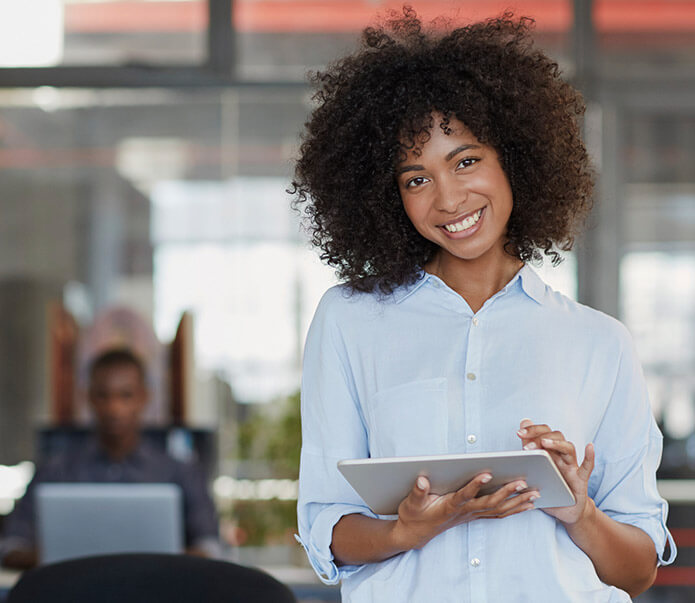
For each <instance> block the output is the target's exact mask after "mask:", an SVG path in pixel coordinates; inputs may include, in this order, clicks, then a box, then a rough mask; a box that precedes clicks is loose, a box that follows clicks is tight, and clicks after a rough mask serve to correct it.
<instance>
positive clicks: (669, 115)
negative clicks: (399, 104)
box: [0, 0, 695, 601]
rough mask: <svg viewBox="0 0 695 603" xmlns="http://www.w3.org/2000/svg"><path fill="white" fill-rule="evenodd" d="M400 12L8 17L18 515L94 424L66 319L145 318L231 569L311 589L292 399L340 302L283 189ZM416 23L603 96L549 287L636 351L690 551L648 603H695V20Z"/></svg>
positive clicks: (551, 0)
mask: <svg viewBox="0 0 695 603" xmlns="http://www.w3.org/2000/svg"><path fill="white" fill-rule="evenodd" d="M401 4H402V3H401V2H397V1H392V0H168V1H158V0H121V1H108V0H4V1H3V2H0V313H1V317H0V325H1V326H0V330H1V332H2V336H1V337H0V507H1V508H0V511H1V512H2V513H6V512H8V511H9V509H11V507H12V504H13V499H14V498H15V497H16V496H19V495H20V494H21V493H22V491H23V487H24V484H25V483H26V480H27V479H28V477H30V475H31V472H32V465H31V461H33V460H35V458H36V451H37V449H38V447H39V444H40V442H39V439H38V435H37V434H39V433H41V430H44V431H45V430H46V429H50V428H52V427H55V425H56V424H57V423H59V422H61V424H62V425H63V426H64V424H65V423H68V424H72V423H74V424H81V421H82V420H83V418H84V417H83V416H82V415H81V414H80V412H78V411H79V406H76V407H75V408H73V409H72V411H74V412H72V411H70V412H68V413H67V415H66V414H65V413H63V414H62V415H61V411H60V408H59V407H56V392H55V390H56V388H60V387H63V386H64V384H63V386H61V385H60V384H57V383H56V379H58V380H60V378H59V377H56V376H55V372H56V370H55V369H56V359H55V357H54V356H55V345H54V344H55V337H56V335H55V329H56V328H57V327H56V325H57V324H58V325H60V324H62V323H60V320H58V321H57V322H56V320H57V319H56V316H63V317H65V316H68V317H70V318H69V319H66V320H67V322H66V323H64V324H70V325H72V327H71V328H74V329H75V331H76V332H77V333H81V334H84V333H89V332H90V329H93V328H94V325H95V324H98V323H99V321H103V320H104V318H103V317H104V316H108V315H109V314H108V313H109V312H112V313H113V308H117V307H121V308H129V309H130V310H132V311H134V312H136V313H137V314H138V315H139V316H140V317H142V319H143V322H144V323H145V324H147V325H151V327H150V328H151V329H152V330H153V333H154V335H156V339H157V341H158V342H159V343H161V345H162V346H163V348H162V349H163V350H164V351H163V352H162V354H163V355H162V356H161V359H160V360H161V366H160V368H161V371H162V374H163V375H164V377H162V378H161V379H160V380H159V381H158V382H157V387H158V391H159V394H158V395H159V396H160V398H161V401H160V405H161V408H164V409H169V408H170V407H171V405H169V403H168V399H169V398H171V396H172V395H177V396H179V397H181V398H183V399H184V403H185V410H183V411H182V410H181V407H180V406H179V408H178V411H177V412H178V414H177V415H176V416H172V415H171V414H170V413H168V412H167V411H163V412H161V413H159V414H157V415H156V416H154V415H153V421H152V422H153V423H155V424H157V426H159V427H160V428H162V429H165V430H166V429H168V428H169V427H170V426H171V424H172V423H176V427H177V429H180V430H183V431H177V432H176V437H174V438H173V439H171V442H173V447H174V448H175V449H176V448H177V447H178V448H179V449H180V447H181V442H182V441H183V443H184V447H185V443H186V441H188V440H186V437H187V434H186V431H185V430H186V429H190V430H192V432H195V433H198V432H204V433H207V434H210V437H211V438H212V440H213V441H214V442H215V446H214V454H213V456H214V458H213V459H212V460H210V459H208V462H209V464H210V469H211V472H212V475H211V485H212V487H213V488H214V492H215V495H216V499H217V502H218V504H219V506H220V511H221V513H222V514H223V516H224V517H225V520H224V525H223V535H225V538H227V540H228V541H229V542H230V543H231V544H234V545H235V547H234V548H233V552H232V553H230V554H231V555H232V556H233V557H234V558H236V559H238V560H241V561H246V562H249V563H259V564H262V565H266V566H268V565H276V566H282V567H286V568H288V567H292V566H300V567H301V566H302V565H305V561H304V560H303V557H302V554H301V552H300V551H299V550H298V548H297V546H296V545H295V544H294V541H293V539H292V538H291V533H292V531H293V524H292V522H293V517H294V515H293V507H294V497H295V496H296V481H295V480H296V459H297V458H298V450H297V447H298V445H299V434H298V419H297V396H296V392H297V389H298V384H299V377H300V365H301V355H302V346H303V341H304V337H305V334H306V330H307V327H308V324H309V322H310V320H311V316H312V314H313V311H314V309H315V306H316V304H317V302H318V299H319V298H320V296H321V294H322V292H323V291H324V290H325V289H326V288H327V287H329V286H330V285H332V284H333V283H334V282H335V280H334V276H333V274H332V273H331V271H330V270H328V269H327V268H326V267H324V266H322V265H321V263H320V262H319V261H318V259H317V256H316V253H315V252H314V251H313V250H311V249H310V248H309V247H308V245H307V243H306V237H305V235H304V234H303V233H302V232H301V230H300V228H299V219H298V217H297V216H296V215H294V213H293V212H292V211H291V209H290V206H289V203H290V199H289V197H288V195H287V194H286V192H285V189H286V188H287V186H288V183H289V180H290V178H291V174H292V161H293V157H294V156H295V153H296V150H297V147H298V140H299V134H300V132H301V130H302V125H303V123H304V121H305V119H306V118H307V115H308V114H309V112H310V111H311V108H312V100H311V94H312V93H311V89H310V88H309V87H308V85H307V83H306V72H307V70H311V69H317V68H321V66H323V65H325V64H326V63H327V62H329V61H331V60H333V59H335V58H336V57H338V56H340V55H341V54H343V53H344V52H346V51H348V50H350V49H351V48H353V47H354V46H355V43H356V39H357V36H358V34H359V31H360V30H361V29H362V28H363V27H364V26H366V25H368V24H370V23H373V22H374V20H375V18H376V16H377V15H378V14H384V12H385V11H386V10H387V9H392V8H394V9H398V8H399V7H400V6H401ZM411 4H412V5H413V6H414V7H415V8H416V10H418V12H419V13H420V14H421V15H422V16H423V17H425V18H427V19H429V18H434V17H436V16H438V15H447V16H449V17H451V18H452V19H453V20H454V21H455V22H460V23H465V22H468V21H471V20H477V19H481V18H485V17H489V16H494V15H497V14H499V13H501V12H502V11H504V10H505V9H507V8H513V9H514V10H515V12H516V14H517V15H528V16H531V17H533V18H535V19H536V30H535V31H536V39H537V42H538V44H539V45H540V46H541V47H543V48H544V49H545V50H546V51H547V52H548V53H549V54H551V55H552V56H553V57H555V58H556V60H557V61H558V63H559V64H560V66H561V68H562V70H563V72H564V74H565V76H566V77H567V78H568V79H569V80H570V81H572V82H574V83H575V85H577V86H578V87H579V88H580V89H581V90H582V91H583V92H584V94H585V96H586V99H587V102H588V111H587V114H586V118H585V121H584V129H585V136H586V141H587V145H588V147H589V149H590V152H591V154H592V156H593V159H594V162H595V164H596V167H597V171H598V174H599V177H598V184H597V194H596V196H597V205H596V209H595V212H594V215H593V216H592V218H591V220H590V225H589V226H590V228H589V230H588V231H587V234H586V236H585V237H584V238H583V239H582V240H581V241H580V242H579V244H578V245H577V247H576V249H575V250H574V251H573V252H571V253H569V254H568V255H567V258H566V261H565V262H564V263H563V264H562V265H561V266H560V267H558V268H552V267H549V266H545V267H540V268H539V270H540V271H541V272H542V274H543V276H544V277H545V278H546V279H547V280H548V281H549V282H550V283H552V284H553V285H554V286H555V287H556V288H559V289H561V290H562V291H564V292H565V293H566V294H568V295H570V296H571V297H573V298H575V299H578V300H579V301H581V302H584V303H587V304H590V305H592V306H594V307H596V308H599V309H601V310H603V311H605V312H607V313H609V314H611V315H614V316H617V317H618V318H620V319H621V320H622V321H624V322H625V323H626V324H627V326H628V327H629V329H630V330H631V332H632V334H633V336H634V338H635V340H636V343H637V347H638V350H639V354H640V357H641V360H642V362H643V365H644V371H645V374H646V377H647V380H648V383H649V388H650V393H651V398H652V404H653V409H654V412H655V415H656V417H657V420H658V421H659V424H660V425H661V426H662V428H663V430H664V434H665V437H666V447H665V453H664V462H663V465H662V469H661V474H660V477H661V478H663V480H664V481H663V483H662V485H663V492H664V494H666V495H667V496H668V497H669V498H670V499H671V502H672V504H673V512H672V516H673V520H672V525H673V527H674V529H675V530H676V534H677V540H679V542H680V544H681V548H682V550H681V556H680V558H679V561H678V565H677V567H676V568H668V570H662V572H661V573H660V577H659V586H657V587H655V588H654V589H653V591H652V597H654V596H657V595H658V597H659V598H658V599H654V598H652V599H649V598H648V597H649V595H645V596H644V597H643V600H645V601H646V600H664V601H668V600H673V601H680V600H690V599H687V597H692V596H693V594H692V593H693V592H695V590H691V589H695V549H689V548H688V547H689V546H693V547H695V514H693V513H692V512H691V510H690V509H691V508H692V507H691V505H692V504H695V486H694V485H693V484H695V481H692V482H691V481H689V480H690V479H695V0H593V1H591V0H528V1H526V0H517V1H516V2H507V1H497V0H456V1H453V0H413V2H411ZM56 312H58V314H56ZM184 313H187V314H186V316H187V317H188V318H187V320H185V321H184V326H185V328H186V329H188V331H186V335H185V337H184V340H185V345H184V348H183V351H181V350H179V352H178V354H179V356H181V355H183V357H184V358H185V371H184V373H185V376H186V377H185V386H181V383H180V382H179V386H176V385H175V384H174V385H172V380H171V379H167V378H166V375H168V374H169V372H170V369H171V365H172V360H171V354H172V352H171V348H170V347H169V345H170V342H171V341H172V340H173V339H174V337H175V334H176V332H177V328H179V324H180V320H181V317H182V315H183V314H184ZM111 315H113V314H111ZM71 320H72V321H74V322H72V323H71V322H70V321H71ZM179 331H181V329H179ZM78 341H82V339H78ZM80 345H82V344H80ZM80 349H83V348H80V347H79V345H78V348H77V349H76V351H75V353H76V355H77V356H79V355H80V353H81V352H80ZM179 361H180V358H179ZM179 364H180V362H179ZM80 366H81V365H80V359H79V358H78V361H77V362H76V374H75V375H73V378H74V387H73V392H74V396H75V397H76V398H79V396H80V380H81V376H80V374H79V370H80ZM179 368H180V366H179ZM177 387H179V388H181V387H183V390H185V391H184V392H183V393H182V392H181V391H178V392H177V391H175V390H176V388H177ZM172 388H173V389H172ZM68 391H70V390H69V389H68ZM63 410H65V409H63ZM181 434H183V435H181ZM179 436H181V437H179ZM181 438H183V439H181ZM676 480H677V481H676ZM291 575H292V574H289V573H288V574H287V576H291ZM289 579H294V578H289ZM669 585H670V586H669ZM691 585H693V586H691ZM320 592H323V593H324V595H321V596H325V597H327V599H326V600H332V599H331V597H335V591H334V590H333V591H329V590H326V591H321V589H318V587H317V588H316V589H315V591H311V593H313V594H311V596H312V597H318V596H320V595H319V594H317V593H320ZM653 593H656V595H654V594H653ZM307 596H309V595H307ZM681 597H685V598H681Z"/></svg>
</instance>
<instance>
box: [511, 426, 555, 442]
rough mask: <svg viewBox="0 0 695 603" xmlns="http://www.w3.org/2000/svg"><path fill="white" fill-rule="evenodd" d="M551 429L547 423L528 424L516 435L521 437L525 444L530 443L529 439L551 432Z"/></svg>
mask: <svg viewBox="0 0 695 603" xmlns="http://www.w3.org/2000/svg"><path fill="white" fill-rule="evenodd" d="M550 431H551V429H550V427H548V426H547V425H527V426H526V427H521V428H520V429H519V430H518V431H517V432H516V435H517V436H519V437H520V438H521V441H522V442H523V444H524V445H525V444H528V442H529V441H531V440H533V439H535V438H538V437H540V436H542V435H543V434H546V433H550Z"/></svg>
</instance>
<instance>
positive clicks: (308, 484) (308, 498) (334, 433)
mask: <svg viewBox="0 0 695 603" xmlns="http://www.w3.org/2000/svg"><path fill="white" fill-rule="evenodd" d="M336 295H342V293H341V290H340V289H338V288H334V289H331V290H329V292H328V293H327V294H326V295H325V296H324V298H323V299H322V301H321V303H320V304H319V307H318V309H317V311H316V315H315V316H314V320H313V321H312V325H311V328H310V329H309V334H308V336H307V341H306V346H305V350H304V368H303V373H302V454H301V462H300V471H299V500H298V503H297V523H298V527H299V538H298V540H299V542H300V543H301V544H302V546H303V547H304V549H305V550H306V553H307V556H308V558H309V561H310V563H311V565H312V567H313V568H314V569H315V570H316V573H317V574H318V576H319V578H320V579H321V580H322V581H323V582H325V583H326V584H336V583H337V582H339V581H340V580H342V579H343V578H345V577H346V576H348V575H350V574H352V573H354V572H356V571H358V570H360V569H361V568H362V567H363V566H348V565H344V566H340V567H338V566H337V565H336V563H335V560H334V558H333V554H332V552H331V540H332V537H333V527H334V526H335V524H336V523H338V521H339V520H340V518H341V517H343V516H344V515H349V514H353V513H361V514H364V515H368V516H370V517H375V515H374V514H373V513H372V512H371V511H370V510H369V508H368V507H366V506H365V504H364V502H363V501H362V499H361V498H360V497H359V496H358V495H357V493H356V492H355V491H354V490H353V489H352V487H351V486H350V485H349V484H348V483H347V481H346V480H345V479H344V478H343V476H342V475H341V474H340V472H339V471H338V467H337V463H338V461H340V460H342V459H348V458H364V457H366V456H368V446H367V432H366V428H365V424H364V420H363V416H362V412H361V410H360V406H359V401H358V399H357V393H356V389H355V384H354V381H353V379H352V376H351V371H350V363H349V358H348V354H347V351H346V349H345V345H344V342H343V340H342V337H341V334H340V330H339V329H338V326H337V324H336V322H335V320H334V319H333V316H332V314H333V312H332V311H331V306H332V303H331V302H332V301H335V300H334V297H335V296H336Z"/></svg>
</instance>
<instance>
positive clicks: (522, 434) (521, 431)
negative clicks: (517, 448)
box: [516, 429, 528, 438]
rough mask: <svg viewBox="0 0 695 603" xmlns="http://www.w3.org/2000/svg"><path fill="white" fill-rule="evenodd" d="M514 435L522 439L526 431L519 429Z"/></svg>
mask: <svg viewBox="0 0 695 603" xmlns="http://www.w3.org/2000/svg"><path fill="white" fill-rule="evenodd" d="M516 433H517V434H518V435H519V436H520V437H522V438H523V437H524V436H525V435H526V434H527V433H528V429H520V430H519V431H517V432H516Z"/></svg>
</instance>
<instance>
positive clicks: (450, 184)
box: [435, 178, 468, 214]
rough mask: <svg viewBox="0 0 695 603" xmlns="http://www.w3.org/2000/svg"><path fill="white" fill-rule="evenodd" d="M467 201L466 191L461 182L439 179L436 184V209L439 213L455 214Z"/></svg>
mask: <svg viewBox="0 0 695 603" xmlns="http://www.w3.org/2000/svg"><path fill="white" fill-rule="evenodd" d="M466 201H468V189H467V188H466V186H465V185H464V183H462V182H455V181H452V180H450V179H448V178H444V179H440V180H439V182H438V183H437V198H436V205H435V206H436V208H437V209H438V210H439V211H442V212H445V213H450V214H455V213H457V212H459V211H460V210H461V208H462V207H463V206H464V205H465V204H466Z"/></svg>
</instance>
